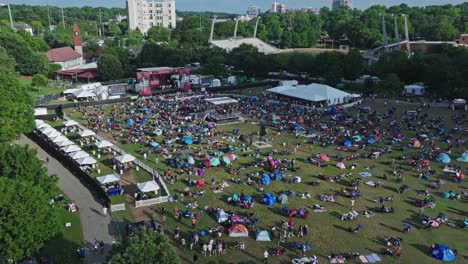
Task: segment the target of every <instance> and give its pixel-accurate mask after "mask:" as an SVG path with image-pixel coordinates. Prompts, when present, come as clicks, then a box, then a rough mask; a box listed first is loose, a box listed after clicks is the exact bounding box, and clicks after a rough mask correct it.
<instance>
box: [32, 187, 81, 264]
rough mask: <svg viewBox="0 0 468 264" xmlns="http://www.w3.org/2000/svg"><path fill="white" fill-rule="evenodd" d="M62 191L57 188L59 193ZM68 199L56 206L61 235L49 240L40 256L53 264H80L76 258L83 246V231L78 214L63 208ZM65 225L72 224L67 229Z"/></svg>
mask: <svg viewBox="0 0 468 264" xmlns="http://www.w3.org/2000/svg"><path fill="white" fill-rule="evenodd" d="M60 192H61V191H60V190H58V188H57V193H60ZM67 201H68V199H65V200H64V201H62V202H60V203H58V204H56V205H55V206H54V208H56V211H57V215H58V223H59V225H60V229H59V233H58V234H57V235H56V236H55V237H54V238H52V239H51V240H49V241H48V242H47V243H46V244H45V245H44V247H43V248H42V250H41V251H40V253H39V255H40V256H45V257H47V258H48V259H49V260H50V261H51V262H52V263H80V260H79V259H78V258H77V257H76V249H77V248H79V247H80V246H83V231H82V228H81V222H80V217H79V214H78V212H75V213H72V212H69V211H68V210H66V209H65V208H63V205H64V204H66V202H67ZM65 223H71V226H70V227H66V226H65Z"/></svg>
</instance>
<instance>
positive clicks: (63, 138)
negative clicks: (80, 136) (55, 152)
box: [52, 135, 68, 144]
mask: <svg viewBox="0 0 468 264" xmlns="http://www.w3.org/2000/svg"><path fill="white" fill-rule="evenodd" d="M65 140H68V138H67V137H66V136H64V135H61V136H58V137H56V138H54V139H53V140H52V142H54V143H56V144H57V143H59V142H62V141H65Z"/></svg>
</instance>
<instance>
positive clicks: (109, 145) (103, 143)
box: [96, 140, 114, 148]
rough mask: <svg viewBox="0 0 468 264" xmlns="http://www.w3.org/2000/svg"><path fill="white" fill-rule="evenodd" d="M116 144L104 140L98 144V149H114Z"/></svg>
mask: <svg viewBox="0 0 468 264" xmlns="http://www.w3.org/2000/svg"><path fill="white" fill-rule="evenodd" d="M113 145H114V144H112V143H110V142H109V141H107V140H102V141H99V142H97V143H96V147H98V148H109V147H112V146H113Z"/></svg>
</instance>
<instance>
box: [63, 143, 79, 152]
mask: <svg viewBox="0 0 468 264" xmlns="http://www.w3.org/2000/svg"><path fill="white" fill-rule="evenodd" d="M80 150H81V148H80V147H78V146H77V145H69V146H65V147H62V151H63V152H65V153H71V152H76V151H80Z"/></svg>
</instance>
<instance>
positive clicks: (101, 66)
mask: <svg viewBox="0 0 468 264" xmlns="http://www.w3.org/2000/svg"><path fill="white" fill-rule="evenodd" d="M97 66H98V73H99V76H100V78H101V80H103V81H109V80H118V79H121V78H122V76H123V71H122V64H121V63H120V61H119V59H118V58H117V57H116V56H114V55H112V54H103V55H101V57H99V59H98V61H97Z"/></svg>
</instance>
